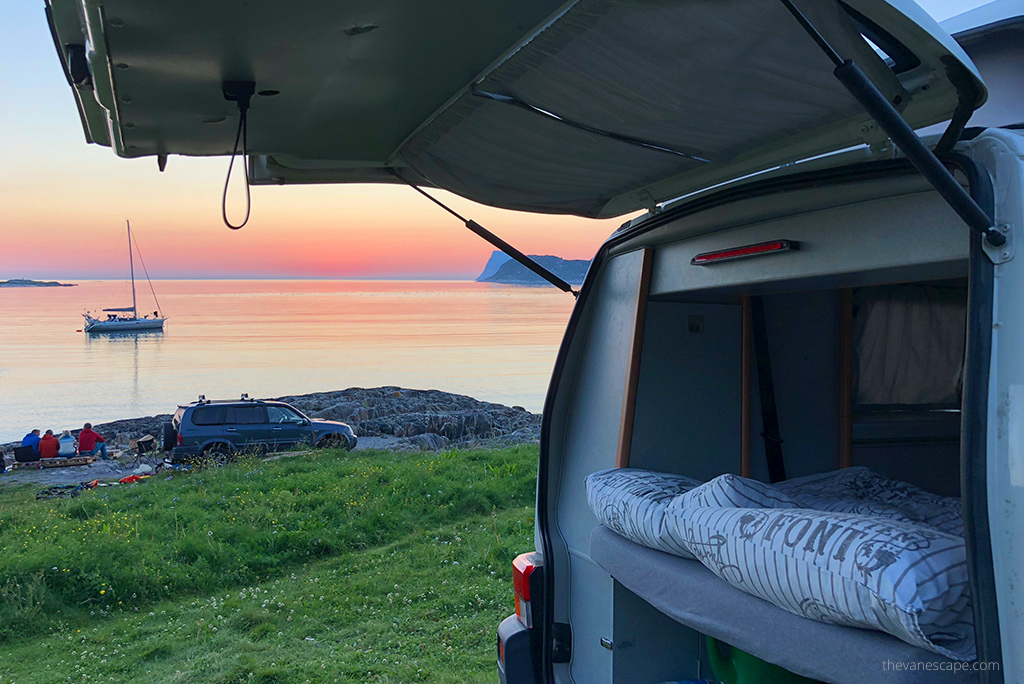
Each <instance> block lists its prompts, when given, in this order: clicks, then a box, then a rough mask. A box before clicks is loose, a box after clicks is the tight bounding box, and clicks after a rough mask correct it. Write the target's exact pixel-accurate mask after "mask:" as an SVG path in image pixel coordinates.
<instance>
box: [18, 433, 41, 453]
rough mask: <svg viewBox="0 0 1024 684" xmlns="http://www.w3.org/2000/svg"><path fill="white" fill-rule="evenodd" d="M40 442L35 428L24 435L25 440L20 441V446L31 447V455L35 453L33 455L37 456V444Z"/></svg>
mask: <svg viewBox="0 0 1024 684" xmlns="http://www.w3.org/2000/svg"><path fill="white" fill-rule="evenodd" d="M40 440H42V438H41V437H40V436H39V428H36V429H35V430H33V431H32V432H30V433H28V434H27V435H25V438H24V439H23V440H21V446H23V447H24V446H30V447H32V451H33V453H35V455H36V456H38V455H39V442H40Z"/></svg>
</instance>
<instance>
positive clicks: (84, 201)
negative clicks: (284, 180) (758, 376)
mask: <svg viewBox="0 0 1024 684" xmlns="http://www.w3.org/2000/svg"><path fill="white" fill-rule="evenodd" d="M88 151H89V152H90V154H89V155H88V156H89V157H90V158H91V159H90V161H91V162H96V163H97V166H99V167H102V168H103V169H105V170H112V171H114V173H113V174H104V175H97V176H89V174H87V173H84V174H82V175H81V176H80V177H79V178H77V179H75V180H71V179H67V182H64V183H61V184H54V183H53V180H52V178H51V179H49V182H44V180H43V178H41V177H40V178H31V176H29V177H28V178H25V177H22V178H20V179H13V181H14V185H16V186H20V187H17V188H16V194H15V195H12V196H14V197H16V198H17V201H15V202H12V203H8V204H6V205H5V206H3V207H0V220H2V224H0V225H2V226H3V228H2V230H3V235H2V237H3V243H4V244H3V250H2V252H0V279H4V278H14V277H34V278H44V279H61V278H64V279H70V280H74V279H89V278H101V279H107V278H121V277H124V275H125V274H126V272H127V259H126V258H125V256H126V254H125V252H126V238H125V234H124V219H125V217H126V216H127V217H128V218H130V220H131V222H132V228H133V232H134V233H135V236H136V240H137V241H138V243H139V246H140V248H141V249H142V256H143V258H144V259H145V263H146V266H147V267H148V268H149V272H150V275H151V276H152V277H154V278H195V277H212V278H226V277H228V278H229V277H242V278H247V277H248V278H251V277H313V278H417V277H419V278H472V277H475V276H476V275H477V274H478V273H479V272H480V270H481V269H482V268H483V266H484V264H485V263H486V261H487V259H488V257H489V256H490V254H491V252H492V251H493V249H494V248H493V247H492V246H491V245H490V244H488V243H487V242H485V241H483V240H481V239H480V238H479V237H477V236H475V235H473V234H472V233H470V232H469V231H468V230H466V228H465V227H464V226H462V225H461V224H460V223H459V222H458V220H456V219H455V218H453V217H451V216H449V215H448V214H447V213H445V212H444V211H443V210H441V209H440V208H438V207H436V206H434V205H433V204H431V203H430V202H429V201H428V200H426V199H425V198H423V197H421V196H419V195H418V194H416V193H415V192H414V191H413V190H412V189H410V188H406V187H401V186H397V185H395V186H368V185H352V186H324V185H321V186H283V187H280V186H267V187H262V186H261V187H254V188H252V215H251V218H250V220H249V223H248V224H247V225H246V226H245V227H244V228H242V229H241V230H238V231H233V230H229V229H228V228H227V227H226V226H224V225H223V223H222V222H221V217H220V194H221V191H222V189H223V176H222V175H221V174H223V173H224V172H225V171H226V160H225V159H219V158H217V159H188V158H175V157H172V158H171V160H170V162H169V164H168V169H167V171H166V172H165V173H163V174H160V173H158V172H157V170H156V163H155V162H154V161H153V160H152V159H142V160H123V159H117V158H116V157H114V156H113V154H112V153H111V152H110V151H109V150H105V149H104V150H98V149H97V148H96V147H90V148H88ZM97 151H102V152H105V153H106V154H107V155H109V159H98V158H96V156H95V153H96V152H97ZM117 165H119V166H117ZM122 187H124V188H126V189H125V190H124V191H123V192H122V191H121V190H120V188H122ZM236 190H237V188H234V187H233V188H232V192H233V194H232V195H230V202H229V217H231V218H232V219H233V220H237V219H236V217H237V216H238V215H240V214H241V205H240V202H239V199H240V198H239V196H238V194H237V193H236V192H235V191H236ZM433 192H434V194H435V195H436V196H437V197H439V198H441V199H442V201H444V202H446V203H448V204H450V205H451V206H453V207H454V208H455V209H456V210H457V211H459V212H460V213H461V214H463V215H465V216H467V217H471V218H473V219H475V220H476V221H477V222H479V223H480V224H482V225H484V226H486V227H487V228H488V229H489V230H492V231H493V232H495V233H497V234H498V235H500V236H501V237H502V238H504V239H505V240H507V241H508V242H510V243H511V244H513V245H515V246H516V247H517V248H518V249H520V250H522V251H523V252H526V253H528V254H553V255H556V256H560V257H562V258H566V259H589V258H591V257H592V256H593V254H594V252H595V251H596V250H597V248H598V247H599V246H600V244H601V243H602V242H603V241H604V239H605V238H607V237H608V235H609V234H611V232H612V231H613V230H614V229H615V227H617V226H618V225H619V223H620V222H621V221H620V220H609V221H594V220H589V219H581V218H576V217H565V216H546V215H538V214H524V213H521V212H512V211H505V210H500V209H494V208H491V207H485V206H482V205H478V204H474V203H473V202H470V201H468V200H465V199H463V198H460V197H457V196H454V195H452V194H450V193H446V192H443V191H433ZM44 209H45V210H44ZM9 227H11V228H13V229H10V230H9V229H8V228H9Z"/></svg>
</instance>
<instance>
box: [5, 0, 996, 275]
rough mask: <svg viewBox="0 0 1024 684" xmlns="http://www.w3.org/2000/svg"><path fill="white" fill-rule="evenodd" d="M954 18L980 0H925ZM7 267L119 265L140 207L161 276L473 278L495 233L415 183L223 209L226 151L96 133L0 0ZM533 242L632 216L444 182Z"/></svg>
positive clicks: (21, 270)
mask: <svg viewBox="0 0 1024 684" xmlns="http://www.w3.org/2000/svg"><path fill="white" fill-rule="evenodd" d="M920 4H921V5H922V6H923V7H925V9H927V10H928V11H930V12H932V13H933V15H934V16H935V17H936V18H937V19H940V20H942V19H945V18H948V17H950V16H953V15H955V14H959V13H960V12H963V11H966V10H967V9H970V8H972V7H976V6H978V5H981V4H984V2H982V1H980V0H979V1H975V0H924V1H922V2H920ZM0 64H3V65H4V67H3V69H0V92H2V93H3V107H2V109H0V164H2V168H0V280H4V279H7V278H37V279H64V280H75V279H92V278H104V279H105V278H120V277H123V276H124V274H125V271H126V259H125V257H126V253H125V252H126V249H125V233H124V220H125V218H130V219H131V221H132V227H133V229H134V231H135V233H136V238H137V240H138V242H139V244H140V247H141V248H142V252H143V256H144V257H145V259H146V264H147V266H148V267H149V271H150V275H152V276H153V277H154V278H231V277H243V278H244V277H279V278H285V277H319V278H336V277H340V278H468V277H474V276H475V275H476V274H477V273H479V271H480V270H481V269H482V267H483V264H484V262H485V261H486V260H487V257H488V256H489V255H490V253H491V250H492V247H491V246H490V245H489V244H487V243H485V242H484V241H483V240H481V239H479V238H477V237H476V236H474V235H472V234H471V233H469V232H468V231H467V230H466V229H465V228H464V227H463V226H462V225H461V224H459V223H458V222H457V221H456V220H454V219H452V218H451V217H450V216H448V215H447V214H445V213H444V212H442V211H441V210H440V209H438V208H436V207H434V206H433V205H431V204H429V203H428V202H427V200H425V199H424V198H422V197H420V196H418V195H417V194H416V193H414V192H413V191H412V190H411V189H409V188H404V187H392V186H365V185H359V186H308V187H301V186H286V187H257V188H253V190H252V203H253V213H252V218H251V219H250V221H249V223H248V225H246V226H245V228H244V229H242V230H240V231H231V230H228V229H227V228H226V227H225V226H224V225H223V224H222V223H221V217H220V198H221V192H222V189H223V183H224V174H225V171H226V168H227V159H226V158H210V159H197V158H186V157H171V158H170V160H169V162H168V164H167V171H166V172H165V173H162V174H161V173H159V172H158V171H157V165H156V161H155V159H154V158H150V157H147V158H143V159H137V160H126V159H120V158H118V157H116V156H115V155H114V153H113V152H112V151H111V150H110V149H109V148H106V147H100V146H97V145H87V144H86V143H85V138H84V136H83V133H82V129H81V125H80V123H79V119H78V115H77V112H76V111H75V106H74V100H73V98H72V94H71V92H70V90H69V88H68V85H67V82H66V81H65V79H64V75H63V73H62V71H61V68H60V63H59V60H58V58H57V55H56V54H55V51H54V46H53V41H52V39H51V38H50V35H49V31H48V29H47V25H46V19H45V15H44V12H43V2H42V1H41V0H31V1H29V0H2V1H0ZM439 196H442V197H443V199H444V200H445V201H449V202H450V203H451V204H452V206H454V207H455V208H456V209H457V210H458V211H459V212H460V213H462V214H463V215H465V216H468V217H471V218H474V219H475V220H476V221H477V222H479V223H481V224H483V225H484V226H486V227H488V228H490V229H491V230H492V231H494V232H496V233H498V234H499V235H501V236H502V237H503V238H505V239H506V240H507V241H509V242H510V243H512V244H513V245H515V246H517V247H518V248H519V249H521V250H523V251H524V252H527V253H531V254H555V255H558V256H561V257H564V258H574V259H588V258H590V257H591V256H593V254H594V252H595V251H596V249H597V247H598V246H599V245H600V244H601V242H603V241H604V239H605V238H606V237H607V236H608V235H609V234H610V233H611V232H612V231H613V230H614V229H615V228H616V227H617V226H618V225H619V224H620V223H621V222H622V220H623V219H613V220H609V221H593V220H587V219H576V218H566V217H551V216H542V215H535V214H523V213H515V212H509V211H502V210H497V209H491V208H488V207H483V206H480V205H477V204H473V203H472V202H469V201H467V200H463V199H461V198H458V197H454V196H452V195H448V194H446V193H439Z"/></svg>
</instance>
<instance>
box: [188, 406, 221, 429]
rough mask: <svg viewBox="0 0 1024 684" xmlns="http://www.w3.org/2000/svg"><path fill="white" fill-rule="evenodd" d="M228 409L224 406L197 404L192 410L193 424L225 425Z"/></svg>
mask: <svg viewBox="0 0 1024 684" xmlns="http://www.w3.org/2000/svg"><path fill="white" fill-rule="evenodd" d="M226 413H227V409H225V408H224V407H223V406H197V407H196V408H195V410H193V411H192V424H193V425H223V424H224V417H225V414H226Z"/></svg>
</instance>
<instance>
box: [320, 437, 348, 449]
mask: <svg viewBox="0 0 1024 684" xmlns="http://www.w3.org/2000/svg"><path fill="white" fill-rule="evenodd" d="M317 446H319V447H320V448H321V449H348V438H347V437H345V435H341V434H334V435H327V436H326V437H324V438H323V439H321V440H320V444H318V445H317Z"/></svg>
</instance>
